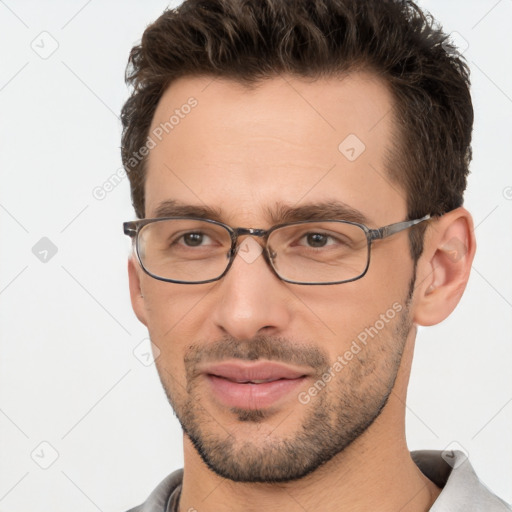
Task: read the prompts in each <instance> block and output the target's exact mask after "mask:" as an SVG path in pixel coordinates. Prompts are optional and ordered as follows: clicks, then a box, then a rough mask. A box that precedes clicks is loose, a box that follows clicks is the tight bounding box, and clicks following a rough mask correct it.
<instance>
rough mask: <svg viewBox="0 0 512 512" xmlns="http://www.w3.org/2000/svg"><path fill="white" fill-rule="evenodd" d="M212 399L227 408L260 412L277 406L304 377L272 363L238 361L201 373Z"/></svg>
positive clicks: (215, 366) (210, 368)
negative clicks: (212, 395) (257, 410)
mask: <svg viewBox="0 0 512 512" xmlns="http://www.w3.org/2000/svg"><path fill="white" fill-rule="evenodd" d="M202 373H203V374H205V376H206V378H207V380H208V383H209V385H210V387H211V390H212V391H213V394H214V396H215V398H216V399H217V400H218V401H220V402H221V404H223V405H225V406H228V407H237V408H242V409H261V408H266V407H269V406H271V405H274V404H277V402H279V401H280V400H281V399H284V398H285V397H287V396H288V395H290V394H291V393H292V391H293V390H295V389H296V388H297V387H298V386H300V384H302V383H303V382H304V380H305V379H306V378H307V376H308V373H307V372H305V371H304V370H302V369H300V368H293V367H290V366H287V365H283V364H281V363H276V362H272V361H258V362H254V363H253V362H251V363H245V362H240V361H232V362H224V363H218V364H213V365H209V366H207V367H205V368H203V369H202Z"/></svg>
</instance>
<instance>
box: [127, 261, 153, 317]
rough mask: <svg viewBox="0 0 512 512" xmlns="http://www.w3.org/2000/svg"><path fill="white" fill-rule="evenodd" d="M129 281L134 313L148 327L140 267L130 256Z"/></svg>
mask: <svg viewBox="0 0 512 512" xmlns="http://www.w3.org/2000/svg"><path fill="white" fill-rule="evenodd" d="M128 279H129V283H130V298H131V302H132V308H133V311H134V312H135V315H136V316H137V318H138V319H139V320H140V321H141V322H142V323H143V324H144V325H145V326H147V325H148V324H147V318H146V304H145V302H144V294H143V293H142V290H141V282H140V276H139V266H138V264H137V262H136V261H135V260H134V258H133V256H130V258H129V259H128Z"/></svg>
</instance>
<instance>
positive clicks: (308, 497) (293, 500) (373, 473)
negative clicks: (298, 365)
mask: <svg viewBox="0 0 512 512" xmlns="http://www.w3.org/2000/svg"><path fill="white" fill-rule="evenodd" d="M406 347H407V348H406V351H405V352H404V354H403V359H402V365H401V369H400V371H399V374H398V376H397V380H396V382H395V386H394V388H393V392H392V393H391V395H390V398H389V400H388V403H387V404H386V406H385V407H384V409H383V410H382V412H381V414H380V415H379V417H378V418H377V419H376V420H375V422H374V423H373V424H372V425H371V426H370V427H369V428H368V429H367V430H366V432H364V433H363V434H362V435H361V436H360V437H359V438H358V439H356V440H355V441H354V442H353V443H352V444H351V445H350V446H348V447H347V448H346V449H345V450H343V452H341V453H339V454H338V455H336V456H335V457H334V458H333V459H331V460H330V461H329V462H327V463H326V464H324V465H323V466H321V467H320V468H318V469H317V470H316V471H314V472H313V473H311V474H309V475H307V476H306V477H304V478H302V479H300V480H297V481H293V482H286V483H280V484H262V483H240V482H233V481H231V480H227V479H225V478H222V477H220V476H218V475H217V474H215V473H214V472H213V471H211V470H210V469H209V468H208V467H207V466H206V465H205V464H204V462H203V461H202V459H201V458H200V456H199V455H198V453H197V452H196V450H195V448H194V447H193V445H192V443H191V442H190V440H189V439H188V437H186V436H185V437H184V454H185V466H184V478H183V486H182V492H181V499H180V512H185V511H189V510H191V511H193V510H197V511H200V512H228V511H229V512H238V511H240V512H242V511H243V512H251V511H253V510H254V511H260V510H266V511H269V512H273V511H278V510H279V511H281V512H282V510H286V511H287V512H296V511H297V512H304V510H322V511H325V512H331V511H335V510H336V511H338V512H339V511H340V510H350V511H351V512H359V511H367V510H379V511H380V512H396V511H397V510H400V511H401V512H425V511H428V510H429V509H430V508H431V506H432V504H433V502H434V501H435V500H436V498H437V496H438V495H439V493H440V489H439V488H437V487H436V486H435V485H434V484H433V483H432V482H431V481H430V480H428V479H427V478H426V477H425V476H424V475H423V474H422V473H421V471H420V470H419V468H418V467H417V466H416V465H415V464H414V462H413V461H412V459H411V457H410V454H409V450H408V448H407V444H406V442H405V395H406V389H407V382H408V378H409V368H410V362H411V360H412V351H413V338H412V337H411V338H410V339H409V340H408V343H407V345H406Z"/></svg>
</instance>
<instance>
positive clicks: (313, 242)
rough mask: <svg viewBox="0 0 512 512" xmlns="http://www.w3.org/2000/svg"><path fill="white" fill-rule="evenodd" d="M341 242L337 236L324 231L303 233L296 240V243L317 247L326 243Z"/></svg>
mask: <svg viewBox="0 0 512 512" xmlns="http://www.w3.org/2000/svg"><path fill="white" fill-rule="evenodd" d="M335 244H338V245H339V244H343V241H342V240H340V239H339V238H334V237H333V236H332V235H328V234H326V233H314V232H313V233H305V234H304V235H302V236H301V237H300V239H299V241H298V245H303V246H306V247H313V248H315V249H319V248H322V247H325V246H327V245H335Z"/></svg>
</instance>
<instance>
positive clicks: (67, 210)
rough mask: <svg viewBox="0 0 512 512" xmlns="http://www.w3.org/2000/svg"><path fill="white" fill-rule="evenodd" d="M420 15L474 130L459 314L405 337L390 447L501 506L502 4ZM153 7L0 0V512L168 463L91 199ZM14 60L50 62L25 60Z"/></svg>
mask: <svg viewBox="0 0 512 512" xmlns="http://www.w3.org/2000/svg"><path fill="white" fill-rule="evenodd" d="M421 5H423V6H425V7H427V8H428V9H430V10H431V12H432V13H433V14H434V15H435V16H436V17H437V18H438V19H439V20H440V21H441V22H442V23H443V25H444V27H445V30H446V31H448V32H453V31H456V32H458V33H459V34H460V35H459V36H456V38H458V40H459V41H462V43H463V44H465V43H464V40H465V41H467V44H468V45H469V46H468V48H467V50H466V51H465V56H466V57H467V59H468V61H469V63H470V66H471V69H472V80H473V95H474V104H475V110H476V123H475V132H474V161H473V164H472V175H471V178H470V181H469V189H468V192H467V196H466V207H467V208H468V209H469V210H470V211H471V212H472V213H473V215H474V218H475V224H476V226H477V228H476V235H477V239H478V244H479V246H478V254H477V257H476V260H475V263H474V272H473V274H472V277H471V279H470V282H469V286H468V289H467V291H466V294H465V296H464V298H463V300H462V303H461V304H460V306H459V308H458V309H457V310H456V312H455V313H454V314H453V315H452V316H451V317H450V318H449V319H448V320H447V321H446V322H444V323H443V324H442V325H439V326H436V327H432V328H428V329H422V330H421V332H420V334H419V339H418V343H417V350H416V359H415V362H414V365H413V373H412V379H411V385H410V393H409V399H408V416H407V429H408V441H409V446H410V448H411V449H419V448H434V449H443V448H445V447H446V446H447V445H449V444H450V443H452V442H453V441H456V442H457V443H459V444H460V445H461V446H462V447H464V449H465V450H467V452H469V455H470V459H471V461H472V463H473V465H474V466H475V468H476V471H477V473H478V474H479V476H480V478H481V479H482V480H483V481H484V482H485V483H486V484H487V485H488V486H489V487H490V488H491V489H492V490H493V491H494V492H496V493H497V494H499V495H500V496H502V497H503V498H504V499H506V500H507V501H512V485H511V482H512V464H511V461H512V434H511V432H512V383H511V371H510V369H511V367H512V335H511V332H512V270H511V269H512V257H511V256H512V229H511V227H512V200H511V198H512V189H511V186H512V173H511V165H512V158H511V154H510V148H511V143H512V137H511V135H512V134H511V132H512V129H511V119H512V71H511V66H510V63H511V61H510V58H511V57H510V56H511V54H512V48H511V47H512V35H511V30H510V20H511V19H512V1H511V0H501V1H496V0H472V1H468V0H464V1H450V2H446V1H443V0H429V1H427V0H425V1H423V2H421ZM165 6H166V2H164V1H157V0H153V1H146V2H135V1H133V0H132V1H126V2H120V1H117V2H100V1H98V0H92V1H91V0H89V1H85V0H73V1H69V0H68V1H66V2H64V1H63V0H62V1H55V2H36V1H35V0H34V1H28V0H27V1H21V0H19V1H15V0H5V1H0V48H1V50H0V51H1V66H0V144H1V150H0V172H1V181H0V232H1V238H0V240H1V241H0V244H1V245H0V251H1V253H0V256H1V264H0V326H1V327H0V328H1V352H0V440H1V441H0V443H1V445H0V510H3V511H4V512H5V511H10V512H21V511H24V512H25V511H27V510H31V511H32V512H38V511H48V510H54V511H61V510H62V511H63V510H76V511H84V512H89V511H91V512H93V511H95V510H100V511H107V510H109V511H123V510H125V509H127V508H129V507H131V506H134V505H136V504H138V503H139V502H141V501H143V500H144V499H145V498H146V496H147V495H148V494H149V492H150V491H151V490H152V489H153V488H154V487H155V486H156V484H157V483H158V482H159V481H160V480H161V479H162V478H163V477H164V476H166V475H167V474H168V473H169V472H171V471H172V470H174V469H175V468H178V467H180V466H181V465H182V450H181V430H180V428H179V425H178V423H177V421H176V419H175V418H174V416H173V414H172V411H171V409H170V406H169V405H168V404H167V402H166V399H165V397H164V394H163V392H162V390H161V388H160V383H159V381H158V378H157V376H156V372H155V369H154V366H149V367H146V366H144V365H143V364H142V363H141V362H140V361H139V360H138V359H137V358H136V357H135V356H134V354H133V350H134V348H135V347H137V346H138V345H139V344H140V343H141V342H142V341H143V340H144V339H145V338H146V331H145V330H144V328H143V327H142V326H141V325H139V324H138V322H137V320H136V318H135V316H134V315H133V313H132V311H131V306H130V303H129V296H128V283H127V276H126V259H127V254H128V248H129V241H128V239H127V238H126V237H125V236H124V235H123V234H122V229H121V224H122V221H124V220H130V219H132V218H134V215H133V212H132V210H131V205H130V200H129V187H128V181H127V179H123V180H121V183H120V184H119V185H118V186H117V187H115V188H114V189H113V190H111V191H110V192H109V193H107V194H106V196H105V197H104V199H102V200H98V199H96V198H95V197H94V196H93V190H94V189H95V187H101V186H102V185H103V184H104V183H105V182H106V181H108V180H109V179H110V178H111V176H112V175H115V174H116V173H117V171H118V169H119V168H120V167H121V160H120V152H119V145H120V131H121V125H120V121H119V119H118V117H117V116H118V114H119V111H120V108H121V106H122V104H123V102H124V100H125V99H126V97H127V89H126V87H125V85H124V81H123V73H124V67H125V64H126V61H127V57H128V53H129V50H130V49H131V47H132V46H133V45H134V44H135V43H136V42H137V41H138V40H139V39H140V37H141V35H142V32H143V29H144V28H145V26H146V25H147V24H148V23H150V22H151V21H153V20H154V19H155V18H156V17H158V15H159V14H160V13H161V12H162V11H163V9H164V7H165ZM43 31H46V32H48V34H50V35H46V34H43V35H40V34H41V32H43ZM461 37H462V38H463V39H461ZM33 41H34V42H33ZM41 41H43V42H41ZM32 42H33V43H32ZM31 44H32V46H34V47H35V48H37V49H38V51H39V52H43V51H49V50H50V49H52V45H54V46H55V45H56V44H58V48H57V49H56V51H55V52H54V53H53V54H52V55H51V56H49V57H48V58H46V59H43V58H41V57H40V56H39V55H38V54H37V53H36V52H35V51H34V49H33V48H32V47H31ZM43 46H44V48H43ZM45 56H46V55H45ZM42 237H47V238H49V239H50V240H51V241H52V243H53V244H54V245H55V246H56V248H57V253H56V254H55V255H54V256H53V257H51V258H50V257H49V256H48V261H47V262H46V263H44V262H41V261H40V260H39V259H38V258H37V257H36V256H35V255H34V254H33V252H32V248H33V247H34V245H35V244H36V243H38V241H39V240H40V239H41V238H42ZM125 238H126V239H125ZM36 252H37V251H36ZM49 254H51V253H49ZM145 349H147V340H146V341H145V342H144V345H143V346H142V349H140V348H139V352H138V353H139V354H140V351H141V350H142V352H144V350H145ZM41 442H46V443H49V445H51V447H50V446H49V445H48V444H43V445H40V443H41ZM34 450H35V451H34ZM53 450H56V452H58V458H57V459H56V460H55V462H54V463H53V464H52V465H51V466H50V467H49V468H48V469H42V468H41V467H40V466H39V465H38V463H39V464H42V465H47V464H49V463H50V462H52V457H53V456H54V452H53ZM31 453H32V454H33V455H32V457H31ZM36 462H37V463H36Z"/></svg>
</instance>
